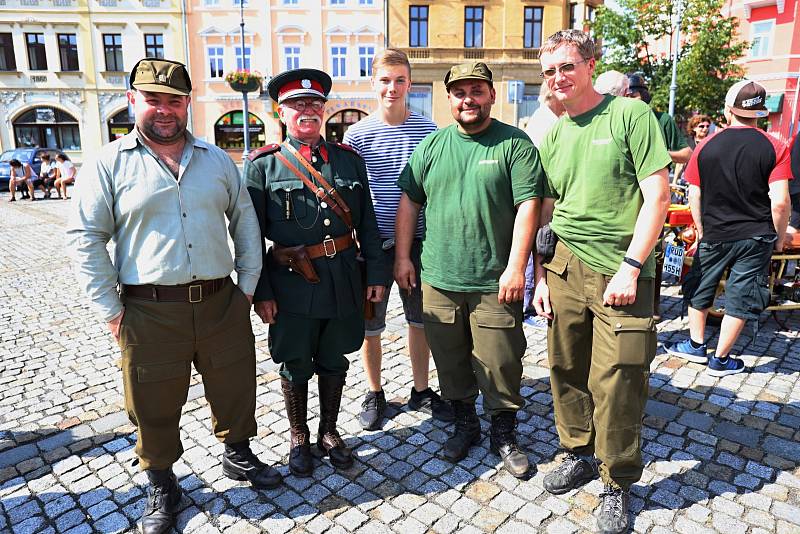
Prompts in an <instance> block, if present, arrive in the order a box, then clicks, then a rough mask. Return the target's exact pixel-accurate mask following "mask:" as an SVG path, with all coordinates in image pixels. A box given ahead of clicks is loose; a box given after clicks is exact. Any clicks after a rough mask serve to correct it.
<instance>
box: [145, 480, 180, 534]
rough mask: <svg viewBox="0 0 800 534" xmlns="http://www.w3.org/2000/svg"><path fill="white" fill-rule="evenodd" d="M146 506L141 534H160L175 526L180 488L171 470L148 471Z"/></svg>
mask: <svg viewBox="0 0 800 534" xmlns="http://www.w3.org/2000/svg"><path fill="white" fill-rule="evenodd" d="M145 472H146V473H147V479H148V480H149V481H150V487H149V488H147V506H145V509H144V513H143V514H142V533H143V534H161V533H163V532H168V531H169V530H170V529H171V528H172V527H173V525H174V524H175V516H177V515H178V509H179V508H180V504H181V487H180V486H178V480H177V479H176V478H175V474H174V473H173V472H172V469H148V470H147V471H145Z"/></svg>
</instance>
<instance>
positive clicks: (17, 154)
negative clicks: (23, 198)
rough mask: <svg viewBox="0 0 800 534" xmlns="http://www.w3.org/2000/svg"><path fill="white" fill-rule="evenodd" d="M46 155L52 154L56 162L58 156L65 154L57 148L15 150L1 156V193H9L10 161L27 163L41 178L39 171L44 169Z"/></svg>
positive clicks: (51, 156)
mask: <svg viewBox="0 0 800 534" xmlns="http://www.w3.org/2000/svg"><path fill="white" fill-rule="evenodd" d="M45 153H47V154H50V158H51V159H52V161H55V159H56V156H57V155H58V154H63V152H61V151H60V150H58V149H55V148H15V149H13V150H6V151H5V152H3V153H2V154H0V191H8V181H9V179H10V178H11V165H9V163H8V162H9V161H11V160H12V159H18V160H20V161H21V162H22V163H27V164H28V165H30V166H31V168H32V169H33V173H34V174H35V175H36V176H39V170H40V169H41V168H42V154H45Z"/></svg>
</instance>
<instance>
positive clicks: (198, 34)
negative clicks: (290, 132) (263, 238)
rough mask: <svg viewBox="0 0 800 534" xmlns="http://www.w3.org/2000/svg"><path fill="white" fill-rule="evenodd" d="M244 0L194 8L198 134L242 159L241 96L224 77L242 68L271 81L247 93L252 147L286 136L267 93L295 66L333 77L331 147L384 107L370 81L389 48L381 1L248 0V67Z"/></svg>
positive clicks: (196, 0)
mask: <svg viewBox="0 0 800 534" xmlns="http://www.w3.org/2000/svg"><path fill="white" fill-rule="evenodd" d="M239 1H240V0H189V1H188V2H187V23H188V32H189V35H190V36H191V46H190V55H191V57H190V65H191V74H192V79H193V80H194V86H195V91H194V93H193V105H192V110H193V120H192V125H193V131H194V133H195V135H197V136H199V137H201V138H204V139H206V140H207V141H209V142H211V143H215V144H216V145H217V146H220V147H222V148H225V149H226V150H228V153H229V154H230V155H231V157H233V158H234V159H236V160H238V159H239V158H240V157H241V155H242V149H243V138H244V131H243V126H242V122H243V121H242V115H243V114H242V109H243V105H242V104H243V103H242V96H241V93H237V92H234V91H233V90H231V89H230V88H229V87H228V86H227V84H226V83H225V80H224V77H225V74H226V73H228V72H230V71H232V70H236V69H237V68H241V67H242V66H244V67H245V68H248V69H250V70H255V71H258V72H260V73H261V74H262V75H264V87H262V91H261V92H260V93H259V92H252V93H249V95H248V111H249V113H250V117H249V119H250V127H249V129H250V139H251V148H256V147H259V146H263V145H264V144H267V143H278V142H280V141H281V140H282V139H283V138H284V135H285V132H284V129H283V127H282V125H281V123H280V121H279V120H278V119H277V115H276V113H275V108H274V106H273V104H272V101H271V100H270V99H269V96H268V95H267V94H266V92H265V88H266V84H267V82H268V81H269V79H270V78H271V77H272V76H274V75H276V74H278V73H280V72H283V71H284V70H287V69H289V68H300V67H312V68H317V69H322V70H324V71H325V72H327V73H328V74H330V75H331V77H332V78H333V88H332V90H331V94H330V95H329V98H328V104H327V106H326V108H325V116H324V120H325V128H324V130H323V134H324V135H325V137H326V138H327V139H328V140H329V141H340V140H341V139H342V136H343V135H344V131H345V130H346V128H347V127H348V126H349V125H350V124H352V123H355V122H357V121H358V120H359V119H360V118H361V117H363V116H364V115H366V114H368V113H370V112H371V111H373V110H374V109H375V108H376V107H377V100H376V99H375V97H374V95H373V94H372V90H371V88H370V83H369V80H370V74H371V70H370V69H371V62H372V58H373V56H374V55H375V53H376V52H378V51H380V49H382V48H383V42H384V31H383V24H384V16H383V15H384V10H383V1H382V0H322V1H321V2H320V1H318V0H258V1H254V0H250V1H249V2H248V1H247V0H245V4H244V12H243V15H244V22H245V39H244V41H245V44H244V48H245V52H246V54H245V55H246V58H245V63H244V65H243V64H242V60H241V51H242V50H241V44H240V41H241V37H240V26H239V23H240V19H241V12H240V4H239Z"/></svg>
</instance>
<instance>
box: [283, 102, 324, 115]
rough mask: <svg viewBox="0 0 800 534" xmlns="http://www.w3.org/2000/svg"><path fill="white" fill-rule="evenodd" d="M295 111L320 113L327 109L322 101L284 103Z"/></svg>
mask: <svg viewBox="0 0 800 534" xmlns="http://www.w3.org/2000/svg"><path fill="white" fill-rule="evenodd" d="M283 105H284V106H288V107H290V108H292V109H293V110H295V111H299V112H301V113H302V112H303V111H305V110H307V109H308V110H313V111H320V110H321V109H322V108H324V107H325V102H324V101H322V100H290V101H288V102H284V103H283Z"/></svg>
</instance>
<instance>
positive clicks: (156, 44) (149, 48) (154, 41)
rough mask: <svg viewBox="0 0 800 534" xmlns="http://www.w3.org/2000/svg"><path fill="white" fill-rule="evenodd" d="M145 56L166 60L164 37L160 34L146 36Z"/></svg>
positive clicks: (147, 34)
mask: <svg viewBox="0 0 800 534" xmlns="http://www.w3.org/2000/svg"><path fill="white" fill-rule="evenodd" d="M144 55H145V56H146V57H157V58H160V59H164V36H163V35H161V34H160V33H146V34H144Z"/></svg>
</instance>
